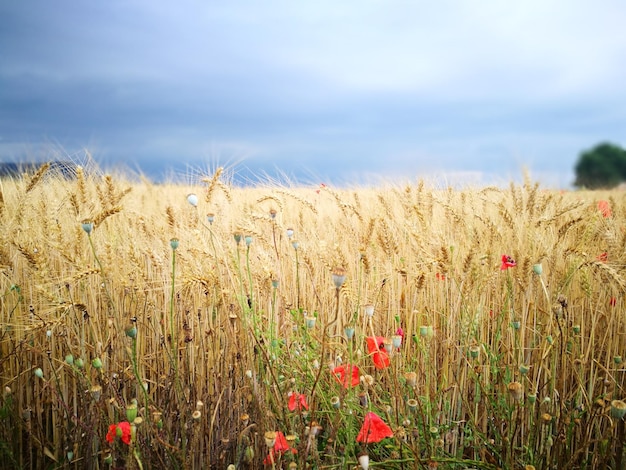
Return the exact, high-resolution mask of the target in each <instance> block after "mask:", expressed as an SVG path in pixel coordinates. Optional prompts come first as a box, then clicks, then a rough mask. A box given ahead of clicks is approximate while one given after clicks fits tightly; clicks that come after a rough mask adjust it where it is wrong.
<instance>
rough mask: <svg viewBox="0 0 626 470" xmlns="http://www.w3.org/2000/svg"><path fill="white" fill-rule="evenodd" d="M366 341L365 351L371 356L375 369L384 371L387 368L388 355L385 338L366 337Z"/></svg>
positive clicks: (388, 362)
mask: <svg viewBox="0 0 626 470" xmlns="http://www.w3.org/2000/svg"><path fill="white" fill-rule="evenodd" d="M365 341H367V350H368V352H369V353H370V354H371V355H372V360H373V361H374V366H376V368H377V369H384V368H385V367H389V364H390V361H389V354H387V351H386V349H385V338H384V337H382V336H368V337H367V338H365Z"/></svg>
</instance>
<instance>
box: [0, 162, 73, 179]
mask: <svg viewBox="0 0 626 470" xmlns="http://www.w3.org/2000/svg"><path fill="white" fill-rule="evenodd" d="M41 165H42V163H23V162H0V177H2V178H4V177H13V178H16V177H20V176H22V175H23V174H24V173H27V174H29V173H34V172H36V171H37V169H38V168H39V167H40V166H41ZM48 172H54V173H56V174H59V175H61V176H63V177H65V178H73V177H75V176H76V164H75V163H73V162H66V161H53V162H50V169H49V170H48Z"/></svg>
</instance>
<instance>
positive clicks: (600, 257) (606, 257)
mask: <svg viewBox="0 0 626 470" xmlns="http://www.w3.org/2000/svg"><path fill="white" fill-rule="evenodd" d="M596 259H597V260H598V261H601V262H602V263H606V262H607V261H608V260H609V254H608V253H607V252H606V251H605V252H604V253H600V254H599V255H598V256H596Z"/></svg>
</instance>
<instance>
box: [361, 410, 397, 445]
mask: <svg viewBox="0 0 626 470" xmlns="http://www.w3.org/2000/svg"><path fill="white" fill-rule="evenodd" d="M386 437H393V431H392V430H391V428H390V427H389V426H387V424H386V423H385V422H384V421H383V420H382V419H381V418H380V416H378V415H377V414H376V413H374V412H372V411H369V412H368V413H367V414H366V415H365V419H364V420H363V425H362V426H361V430H360V431H359V434H358V435H357V437H356V440H357V442H362V443H364V444H370V443H372V442H380V441H382V440H383V439H385V438H386Z"/></svg>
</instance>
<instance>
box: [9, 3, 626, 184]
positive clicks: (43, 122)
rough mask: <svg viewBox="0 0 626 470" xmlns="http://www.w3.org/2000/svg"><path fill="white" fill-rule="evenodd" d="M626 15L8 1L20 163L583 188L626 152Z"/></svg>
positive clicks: (520, 6)
mask: <svg viewBox="0 0 626 470" xmlns="http://www.w3.org/2000/svg"><path fill="white" fill-rule="evenodd" d="M624 24H626V3H624V2H623V1H622V0H599V1H595V2H591V1H589V0H525V1H517V2H513V1H501V0H480V1H478V0H471V1H470V0H440V1H437V2H433V1H430V0H429V1H422V0H413V1H409V0H384V1H383V0H358V1H356V0H345V1H341V0H316V1H305V0H263V1H260V0H257V1H253V0H241V1H232V2H223V1H219V2H218V1H215V0H202V1H200V0H181V1H177V2H166V1H157V0H107V1H78V0H71V1H70V0H55V1H50V0H27V1H9V0H5V1H0V161H16V160H19V161H25V160H33V159H48V158H52V157H55V158H56V157H59V158H60V157H64V156H65V157H69V158H74V159H76V160H80V158H81V155H84V153H83V152H84V151H85V150H88V151H89V152H90V154H91V155H92V156H93V158H94V159H95V160H96V161H97V162H98V163H99V164H100V165H102V166H103V167H105V168H113V167H117V166H118V165H123V167H124V168H128V169H130V170H140V171H142V172H143V173H145V174H146V175H147V176H149V177H151V178H154V179H159V178H163V177H165V176H166V175H168V176H170V177H171V176H172V175H184V174H187V175H188V174H195V173H197V172H205V173H206V172H209V171H212V170H213V169H215V168H216V167H217V166H226V167H227V168H229V169H230V170H231V171H233V172H235V173H236V174H238V175H242V177H245V178H255V177H263V178H287V179H289V180H290V181H292V182H294V181H295V182H302V183H305V184H308V183H319V182H327V183H329V182H330V183H336V184H367V183H372V182H378V181H381V180H386V181H402V182H410V181H416V180H418V179H419V178H425V179H434V180H437V181H445V182H447V183H454V184H468V185H483V184H494V183H496V184H497V183H498V182H504V183H508V182H509V181H510V180H512V179H513V180H519V179H521V178H522V175H523V174H524V172H526V173H527V174H528V175H530V177H531V178H532V179H533V180H535V181H538V182H540V183H542V185H544V186H547V187H561V188H565V187H570V186H571V183H572V182H573V180H574V165H575V163H576V160H577V159H578V156H579V155H580V153H581V152H582V151H584V150H587V149H589V148H591V147H593V146H595V145H596V144H598V143H599V142H604V141H609V142H612V143H615V144H617V145H622V146H623V145H626V135H625V133H626V86H625V85H624V84H626V34H624V33H623V30H624V27H623V25H624Z"/></svg>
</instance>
